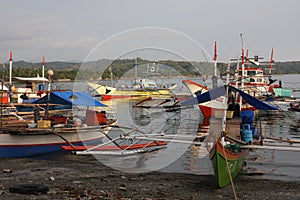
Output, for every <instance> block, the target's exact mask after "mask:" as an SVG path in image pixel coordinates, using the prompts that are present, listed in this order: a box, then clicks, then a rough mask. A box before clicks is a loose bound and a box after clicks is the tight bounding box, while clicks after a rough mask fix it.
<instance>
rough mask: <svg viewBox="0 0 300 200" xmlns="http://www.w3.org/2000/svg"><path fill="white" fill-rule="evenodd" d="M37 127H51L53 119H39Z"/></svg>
mask: <svg viewBox="0 0 300 200" xmlns="http://www.w3.org/2000/svg"><path fill="white" fill-rule="evenodd" d="M37 128H51V121H50V120H38V121H37Z"/></svg>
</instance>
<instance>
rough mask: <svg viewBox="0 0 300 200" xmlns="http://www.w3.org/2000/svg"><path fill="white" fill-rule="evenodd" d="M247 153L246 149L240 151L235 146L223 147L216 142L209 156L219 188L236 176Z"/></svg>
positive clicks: (219, 142)
mask: <svg viewBox="0 0 300 200" xmlns="http://www.w3.org/2000/svg"><path fill="white" fill-rule="evenodd" d="M248 153H249V150H248V149H240V148H239V147H238V145H236V144H235V145H230V144H228V145H226V146H223V144H222V143H221V141H220V140H218V141H217V142H216V144H215V145H214V147H213V148H212V150H211V151H210V152H209V156H210V160H211V161H212V165H213V168H214V174H215V177H216V180H217V185H218V186H219V187H225V186H227V185H228V184H230V183H231V182H232V180H233V179H235V178H236V177H237V176H238V174H239V172H240V170H241V168H242V166H243V164H244V161H245V159H246V157H247V155H248Z"/></svg>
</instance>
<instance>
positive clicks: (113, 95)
mask: <svg viewBox="0 0 300 200" xmlns="http://www.w3.org/2000/svg"><path fill="white" fill-rule="evenodd" d="M88 84H89V86H90V87H92V88H93V89H94V90H95V91H96V92H97V93H98V94H99V95H101V96H102V101H107V100H113V99H126V98H133V97H142V96H155V95H172V96H173V94H172V93H171V92H170V91H171V90H172V89H131V90H117V89H116V88H112V87H108V86H102V85H99V84H96V83H90V82H89V83H88ZM105 88H108V89H109V92H108V93H106V92H107V91H106V90H105Z"/></svg>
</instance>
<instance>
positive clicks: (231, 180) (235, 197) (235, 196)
mask: <svg viewBox="0 0 300 200" xmlns="http://www.w3.org/2000/svg"><path fill="white" fill-rule="evenodd" d="M222 149H223V154H224V157H225V162H226V168H227V171H228V174H229V178H230V183H231V188H232V192H233V195H234V199H235V200H237V199H238V198H237V195H236V191H235V187H234V183H233V179H232V176H231V172H230V169H229V164H228V160H227V157H226V153H225V148H224V146H222Z"/></svg>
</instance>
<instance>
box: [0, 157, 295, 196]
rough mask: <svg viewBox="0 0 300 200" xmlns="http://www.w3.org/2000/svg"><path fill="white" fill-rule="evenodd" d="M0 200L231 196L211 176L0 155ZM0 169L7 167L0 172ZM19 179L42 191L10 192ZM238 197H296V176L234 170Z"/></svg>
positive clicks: (87, 161) (89, 159)
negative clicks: (276, 176)
mask: <svg viewBox="0 0 300 200" xmlns="http://www.w3.org/2000/svg"><path fill="white" fill-rule="evenodd" d="M0 169H1V171H2V173H1V175H0V180H1V181H0V194H1V198H2V199H25V200H26V199H148V200H149V199H214V200H215V199H234V194H233V191H232V188H231V186H230V185H229V186H227V187H225V188H222V189H219V188H217V187H216V184H215V179H214V177H213V176H212V175H195V174H183V173H168V172H149V173H142V174H129V173H124V172H121V171H117V170H114V169H112V168H109V167H107V166H105V165H103V164H102V163H100V162H98V161H97V160H95V159H94V158H93V157H91V156H75V155H70V156H69V157H68V159H66V160H44V159H36V158H16V159H1V163H0ZM4 169H9V170H11V172H10V173H4ZM20 184H42V185H44V186H47V187H48V188H49V191H48V192H47V194H37V195H33V194H19V193H10V192H9V188H10V187H12V186H16V185H20ZM234 186H235V191H236V195H237V197H238V199H300V190H299V188H300V181H278V180H266V179H261V178H256V177H255V176H246V175H243V174H240V175H239V177H238V178H237V179H236V180H235V181H234Z"/></svg>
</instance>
